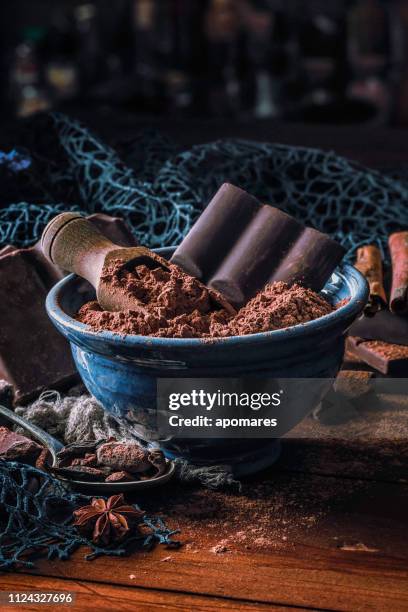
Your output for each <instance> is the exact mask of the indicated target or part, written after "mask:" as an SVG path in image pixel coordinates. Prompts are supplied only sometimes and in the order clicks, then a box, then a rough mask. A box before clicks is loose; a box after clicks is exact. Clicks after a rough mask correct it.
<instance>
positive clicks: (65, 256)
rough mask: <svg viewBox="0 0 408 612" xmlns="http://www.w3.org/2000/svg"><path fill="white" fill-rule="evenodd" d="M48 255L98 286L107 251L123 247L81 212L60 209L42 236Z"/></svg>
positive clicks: (64, 267) (63, 267)
mask: <svg viewBox="0 0 408 612" xmlns="http://www.w3.org/2000/svg"><path fill="white" fill-rule="evenodd" d="M41 248H42V251H43V253H44V255H45V257H46V258H47V259H48V260H49V261H50V262H51V263H53V264H56V265H57V266H59V267H60V268H62V269H63V270H68V271H69V272H75V274H78V275H79V276H82V277H83V278H86V280H88V281H89V282H90V283H91V284H92V285H93V286H94V287H95V289H97V288H98V284H99V279H100V276H101V273H102V269H103V265H104V262H105V257H106V255H107V253H109V252H110V251H112V250H114V249H120V248H121V247H119V246H117V245H116V244H114V243H113V242H111V241H110V240H108V238H106V237H105V236H103V234H101V232H100V231H99V230H98V229H97V228H96V227H95V226H94V225H93V224H92V223H90V222H89V221H88V220H87V219H85V218H84V217H82V216H81V215H79V214H78V213H70V212H66V213H61V214H60V215H57V216H56V217H54V219H52V220H51V221H50V222H49V223H48V225H47V226H46V228H45V229H44V231H43V234H42V236H41Z"/></svg>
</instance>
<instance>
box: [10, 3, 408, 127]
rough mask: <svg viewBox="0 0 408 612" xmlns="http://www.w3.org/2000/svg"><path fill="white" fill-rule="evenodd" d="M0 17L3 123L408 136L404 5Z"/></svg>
mask: <svg viewBox="0 0 408 612" xmlns="http://www.w3.org/2000/svg"><path fill="white" fill-rule="evenodd" d="M0 15H1V22H0V23H1V25H0V27H1V32H0V57H1V79H2V83H1V88H0V91H1V94H0V95H1V100H0V104H1V110H2V118H3V119H4V118H7V117H10V118H11V117H16V116H18V117H21V116H28V115H30V114H32V113H34V112H37V111H39V110H46V109H49V108H60V109H62V110H66V111H70V110H71V111H75V110H76V109H80V110H81V109H89V108H92V109H95V111H96V110H101V109H102V110H106V109H109V110H114V111H117V110H118V111H121V112H122V113H130V114H132V115H135V116H138V117H145V116H156V117H159V118H160V117H166V118H168V119H170V120H172V119H173V120H179V119H185V118H187V117H190V118H196V119H197V118H198V119H200V118H206V119H208V118H229V119H234V120H237V121H241V120H243V121H244V120H247V119H253V118H257V119H272V118H277V119H280V120H283V121H285V120H287V121H292V122H293V121H295V122H300V123H313V124H316V123H325V124H327V123H330V124H337V125H346V124H350V125H356V124H359V125H367V124H369V125H377V126H381V125H382V126H385V125H391V126H402V125H407V124H408V53H407V49H408V43H407V39H408V2H407V1H406V0H389V1H381V0H349V1H347V0H326V1H320V0H316V1H314V0H308V1H307V2H305V1H300V0H284V1H283V0H114V1H113V0H94V1H89V2H85V1H83V0H82V1H74V0H14V1H13V2H3V3H2V5H1V7H0Z"/></svg>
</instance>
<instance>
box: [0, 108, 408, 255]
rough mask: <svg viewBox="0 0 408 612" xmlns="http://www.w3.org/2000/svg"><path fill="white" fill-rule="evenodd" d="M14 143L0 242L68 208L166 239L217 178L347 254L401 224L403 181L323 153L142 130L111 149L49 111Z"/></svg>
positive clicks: (157, 242) (33, 235) (407, 211)
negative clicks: (192, 141) (184, 142)
mask: <svg viewBox="0 0 408 612" xmlns="http://www.w3.org/2000/svg"><path fill="white" fill-rule="evenodd" d="M17 144H18V145H19V146H20V148H19V149H18V152H19V155H20V156H22V157H20V162H21V159H24V160H25V163H23V164H22V165H21V163H20V166H18V165H17V167H16V165H15V164H14V165H12V164H11V162H10V161H8V160H7V159H4V160H3V163H2V160H1V158H0V170H1V169H3V171H2V172H1V176H0V185H2V190H1V196H0V244H6V243H14V244H16V245H18V246H29V245H30V244H32V243H34V242H35V241H36V240H38V238H39V236H40V234H41V230H42V228H43V227H44V226H45V224H46V223H47V222H48V220H49V219H50V218H51V217H52V216H53V215H55V214H57V213H58V212H60V211H61V210H63V209H64V210H66V209H72V210H76V211H82V212H84V213H93V212H104V213H107V214H110V215H117V216H121V217H124V218H125V220H126V221H127V223H128V224H129V226H130V227H131V228H132V230H133V232H134V234H135V236H136V238H137V239H138V240H139V241H140V242H141V243H143V244H145V245H147V246H150V247H159V246H169V245H174V244H177V243H179V242H180V241H181V239H182V238H183V236H184V235H185V234H186V232H187V231H188V230H189V228H190V227H191V225H192V223H193V222H194V220H195V219H196V218H197V216H198V215H199V214H200V212H201V211H202V209H203V206H205V204H206V203H207V202H208V200H209V199H210V197H211V196H212V194H213V193H214V192H215V191H216V190H217V188H218V187H219V186H220V184H221V183H223V182H225V181H229V182H231V183H234V184H237V185H239V186H241V187H242V188H244V189H246V190H248V191H250V192H251V193H253V194H254V195H256V196H257V197H258V198H260V199H261V200H263V201H265V202H269V203H270V204H272V205H274V206H278V207H279V208H281V209H283V210H285V211H286V212H288V213H289V214H291V215H293V216H294V217H296V218H297V219H299V220H300V221H302V222H303V223H305V224H307V225H311V226H313V227H315V228H317V229H319V230H321V231H324V232H327V233H329V234H330V235H331V236H332V237H334V238H335V239H337V240H339V241H340V242H341V243H342V244H343V245H344V246H345V247H346V249H347V251H348V254H349V257H350V256H351V254H352V253H353V251H354V250H355V249H356V248H357V247H358V246H359V245H361V244H363V243H366V242H368V241H369V242H375V243H377V244H378V245H379V246H380V247H381V248H382V250H383V253H384V255H385V256H386V250H385V247H386V243H387V238H388V235H389V233H390V232H392V231H395V230H397V229H401V227H405V226H408V206H407V202H408V182H407V181H406V180H404V179H401V180H398V179H397V178H395V177H392V176H387V175H385V174H382V173H380V172H376V171H373V170H369V169H367V168H364V167H362V166H360V165H358V164H355V163H353V162H350V161H348V160H346V159H344V158H342V157H339V156H337V155H335V154H334V153H330V152H329V153H325V152H322V151H319V150H315V149H308V148H303V147H292V146H285V145H279V144H270V143H259V142H250V141H244V140H223V141H217V142H212V143H208V144H203V145H196V146H193V147H191V148H190V149H188V150H186V151H182V152H177V150H176V147H175V145H174V144H172V143H171V142H170V141H168V140H167V139H163V138H162V137H160V136H159V135H157V134H156V133H154V132H151V131H146V132H144V133H142V134H139V136H137V137H135V138H134V139H133V140H132V141H129V142H128V143H127V144H126V145H125V146H124V147H121V157H120V156H119V154H118V153H117V151H116V150H114V149H113V148H111V147H110V146H108V145H107V144H105V143H104V142H102V141H101V140H100V139H99V138H97V137H96V136H95V135H93V134H92V133H91V132H90V131H89V130H88V129H87V128H86V127H84V126H83V125H81V124H80V123H79V122H78V121H76V120H74V119H71V118H69V117H67V116H65V115H62V114H59V113H53V114H51V115H45V116H41V117H38V118H36V119H35V120H33V122H32V123H31V124H30V125H29V126H28V127H25V130H24V131H23V132H22V133H21V134H20V135H19V138H18V142H17ZM4 155H10V153H5V154H3V156H4ZM24 155H25V157H24ZM5 187H6V188H5ZM7 187H8V188H7Z"/></svg>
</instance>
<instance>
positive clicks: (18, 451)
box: [0, 427, 43, 465]
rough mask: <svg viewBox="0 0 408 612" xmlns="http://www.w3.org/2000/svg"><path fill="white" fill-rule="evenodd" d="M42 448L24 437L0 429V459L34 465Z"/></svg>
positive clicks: (5, 428)
mask: <svg viewBox="0 0 408 612" xmlns="http://www.w3.org/2000/svg"><path fill="white" fill-rule="evenodd" d="M42 450H43V447H42V446H40V445H39V444H37V442H33V440H30V439H29V438H26V437H25V436H21V435H20V434H17V433H15V432H14V431H11V430H10V429H8V428H7V427H0V457H1V458H2V459H6V460H7V461H21V462H22V463H28V464H29V465H35V462H36V460H37V459H38V457H39V456H40V453H41V451H42Z"/></svg>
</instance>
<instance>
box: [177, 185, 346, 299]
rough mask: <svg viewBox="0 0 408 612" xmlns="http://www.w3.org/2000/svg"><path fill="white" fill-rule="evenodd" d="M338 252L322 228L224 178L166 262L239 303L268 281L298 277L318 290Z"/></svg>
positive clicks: (340, 253)
mask: <svg viewBox="0 0 408 612" xmlns="http://www.w3.org/2000/svg"><path fill="white" fill-rule="evenodd" d="M344 252H345V251H344V249H343V247H342V246H341V245H339V244H338V243H337V242H335V241H334V240H331V238H329V237H328V236H326V235H325V234H322V233H321V232H318V231H317V230H314V229H312V228H305V227H304V226H303V225H302V224H301V223H299V222H298V221H296V220H295V219H294V218H292V217H290V216H289V215H287V214H286V213H284V212H282V211H281V210H279V209H277V208H274V207H272V206H270V205H268V204H261V203H260V202H259V201H258V200H257V199H256V198H254V197H253V196H251V195H249V194H248V193H246V192H245V191H243V190H242V189H239V188H238V187H235V186H234V185H229V184H227V183H226V184H224V185H222V187H221V188H220V189H219V190H218V191H217V193H216V194H215V196H214V198H213V199H212V200H211V202H210V203H209V205H208V206H207V208H206V209H205V210H204V212H203V213H202V214H201V216H200V217H199V218H198V219H197V221H196V222H195V224H194V225H193V227H192V228H191V230H190V232H189V233H188V234H187V236H186V237H185V238H184V240H183V241H182V243H181V244H180V246H179V247H178V248H177V249H176V251H175V253H174V255H173V257H172V262H173V263H176V264H178V265H179V266H180V267H181V268H183V269H184V270H185V271H186V272H188V273H189V274H192V275H193V276H196V277H197V278H199V279H200V280H201V281H202V282H204V283H205V284H206V285H208V286H209V287H211V288H214V289H217V290H218V291H220V292H221V293H222V294H223V295H224V296H225V297H226V299H227V300H228V301H230V302H231V303H232V304H233V305H234V306H237V307H240V306H242V305H243V304H245V303H246V302H247V301H248V300H249V299H250V298H251V297H253V296H254V295H255V294H256V293H257V292H258V291H259V290H260V289H262V288H263V287H264V286H265V284H266V283H268V282H273V281H285V282H286V283H288V284H293V283H294V282H299V283H301V284H303V285H304V286H307V287H310V288H311V289H314V290H315V291H320V289H322V288H323V286H324V284H325V283H326V281H327V280H328V278H329V277H330V274H331V273H332V272H333V270H334V268H335V267H336V266H337V264H338V263H339V262H340V260H341V259H342V257H343V255H344Z"/></svg>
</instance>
